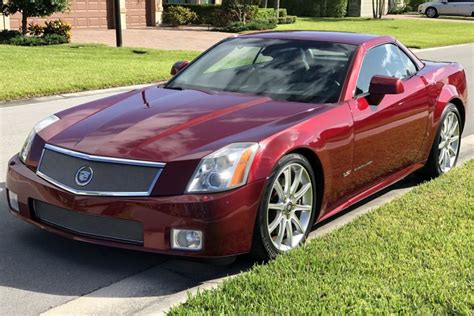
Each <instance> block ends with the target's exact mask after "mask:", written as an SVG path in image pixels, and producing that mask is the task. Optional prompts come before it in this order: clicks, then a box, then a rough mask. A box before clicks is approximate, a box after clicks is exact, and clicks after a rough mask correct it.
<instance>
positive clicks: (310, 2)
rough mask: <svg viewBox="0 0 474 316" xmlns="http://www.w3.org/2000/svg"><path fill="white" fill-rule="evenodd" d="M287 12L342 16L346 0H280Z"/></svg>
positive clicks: (344, 13)
mask: <svg viewBox="0 0 474 316" xmlns="http://www.w3.org/2000/svg"><path fill="white" fill-rule="evenodd" d="M280 6H281V7H284V8H286V10H287V11H288V14H292V15H297V16H310V17H343V16H345V15H346V13H347V0H280Z"/></svg>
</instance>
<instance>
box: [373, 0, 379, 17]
mask: <svg viewBox="0 0 474 316" xmlns="http://www.w3.org/2000/svg"><path fill="white" fill-rule="evenodd" d="M377 1H378V0H372V16H373V18H374V19H376V18H377V13H376V11H375V2H377Z"/></svg>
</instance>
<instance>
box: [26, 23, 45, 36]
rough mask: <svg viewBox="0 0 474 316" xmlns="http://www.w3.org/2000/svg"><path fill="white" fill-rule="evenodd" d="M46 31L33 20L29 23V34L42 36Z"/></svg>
mask: <svg viewBox="0 0 474 316" xmlns="http://www.w3.org/2000/svg"><path fill="white" fill-rule="evenodd" d="M43 33H44V27H42V26H41V25H38V24H34V23H33V22H32V23H30V24H28V34H30V35H33V36H42V35H43Z"/></svg>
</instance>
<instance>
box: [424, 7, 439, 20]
mask: <svg viewBox="0 0 474 316" xmlns="http://www.w3.org/2000/svg"><path fill="white" fill-rule="evenodd" d="M429 9H434V10H435V11H436V14H435V16H433V17H434V18H437V17H438V16H439V11H438V8H437V7H435V6H432V5H430V6H429V7H427V8H426V9H425V15H426V16H428V10H429Z"/></svg>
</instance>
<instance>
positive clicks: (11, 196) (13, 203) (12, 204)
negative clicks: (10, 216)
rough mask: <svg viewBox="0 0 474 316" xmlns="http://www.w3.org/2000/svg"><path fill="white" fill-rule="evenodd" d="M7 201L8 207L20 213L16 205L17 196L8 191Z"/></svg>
mask: <svg viewBox="0 0 474 316" xmlns="http://www.w3.org/2000/svg"><path fill="white" fill-rule="evenodd" d="M8 201H9V202H10V207H11V208H12V209H13V210H14V211H17V212H19V211H20V206H19V205H18V195H17V194H16V193H15V192H12V191H10V190H9V191H8Z"/></svg>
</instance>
